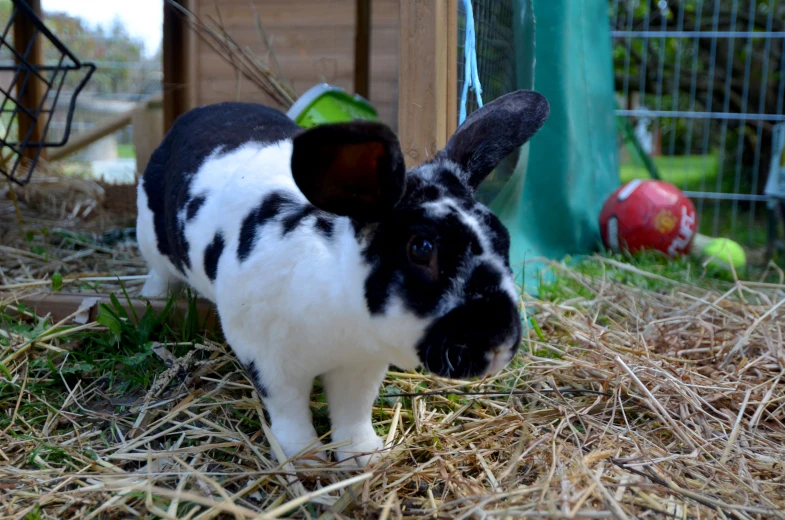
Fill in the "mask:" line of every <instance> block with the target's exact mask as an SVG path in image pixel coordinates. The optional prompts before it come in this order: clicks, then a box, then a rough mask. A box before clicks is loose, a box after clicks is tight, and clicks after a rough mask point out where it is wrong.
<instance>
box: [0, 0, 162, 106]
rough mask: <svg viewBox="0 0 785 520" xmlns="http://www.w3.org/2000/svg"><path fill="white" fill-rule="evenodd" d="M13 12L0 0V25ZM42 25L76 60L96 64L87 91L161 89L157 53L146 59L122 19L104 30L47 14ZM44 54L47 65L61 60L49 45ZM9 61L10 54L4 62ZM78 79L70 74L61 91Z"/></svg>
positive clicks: (8, 0)
mask: <svg viewBox="0 0 785 520" xmlns="http://www.w3.org/2000/svg"><path fill="white" fill-rule="evenodd" d="M12 9H13V4H12V3H11V1H10V0H0V26H2V27H5V26H6V25H7V23H8V20H9V17H10V15H11V12H12ZM44 23H45V24H46V26H47V28H49V30H50V31H51V32H52V33H53V34H54V35H55V36H56V37H57V38H58V39H60V41H61V42H62V43H63V44H64V45H65V46H66V47H67V48H68V49H69V50H70V51H71V52H72V53H73V54H74V55H75V56H76V57H77V58H78V59H79V60H82V61H85V62H94V63H96V64H97V65H98V68H97V70H96V72H95V74H93V77H92V78H91V80H90V82H89V83H88V85H87V87H86V91H88V92H98V93H105V94H117V93H140V94H141V93H150V92H151V91H154V90H158V89H160V81H161V72H160V62H161V60H160V53H158V54H157V55H156V56H155V57H153V58H151V59H148V58H146V57H145V55H144V44H143V42H141V41H139V40H137V39H135V38H133V37H132V36H131V35H130V34H129V33H128V31H127V30H126V28H125V26H124V25H123V23H122V22H121V20H119V19H115V21H114V22H113V23H112V25H111V26H109V27H106V28H104V27H100V26H99V27H91V26H90V25H88V24H86V23H85V22H84V21H83V20H82V19H81V18H77V17H73V16H70V15H68V14H66V13H59V12H51V13H50V12H48V13H45V14H44ZM43 52H44V61H45V62H46V63H49V64H53V63H54V64H56V63H57V61H58V59H59V58H60V52H59V51H58V50H57V49H56V48H55V47H54V46H53V45H51V44H48V43H46V44H44V46H43ZM4 54H6V53H4ZM10 58H11V57H10V54H9V55H7V56H4V58H3V59H4V60H5V59H10ZM80 80H81V77H80V75H79V74H70V75H69V76H68V77H67V79H66V83H65V85H64V90H71V89H73V88H74V87H75V86H76V84H78V82H79V81H80Z"/></svg>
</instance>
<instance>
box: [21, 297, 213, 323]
mask: <svg viewBox="0 0 785 520" xmlns="http://www.w3.org/2000/svg"><path fill="white" fill-rule="evenodd" d="M88 298H90V299H91V300H90V301H89V305H86V306H87V308H86V309H85V312H86V314H87V316H86V320H87V321H86V323H90V322H93V321H95V318H96V316H98V306H99V304H101V303H103V304H107V305H111V303H110V302H111V300H110V299H109V295H108V294H73V293H71V294H69V293H44V294H35V295H30V296H23V297H20V298H19V299H18V300H16V301H17V302H18V303H22V304H24V305H25V306H26V307H28V308H30V309H32V310H33V311H34V312H35V313H36V315H38V316H46V315H47V314H48V315H50V316H51V317H52V320H54V322H59V321H61V320H64V319H66V318H68V317H69V316H72V315H73V314H75V313H76V312H77V311H79V308H80V306H82V304H83V303H84V302H86V300H87V299H88ZM118 300H119V301H120V305H121V306H122V307H123V308H124V309H125V310H126V312H128V314H129V316H132V315H133V313H132V312H130V310H131V308H132V307H133V309H134V311H136V314H137V316H139V317H141V316H143V315H144V312H145V309H146V308H147V303H148V301H149V303H150V306H152V308H153V309H154V310H155V311H156V312H159V313H160V312H161V311H163V309H164V308H165V307H166V304H167V300H164V299H153V300H145V299H141V298H131V305H129V304H128V300H126V299H125V298H124V297H121V296H119V297H118ZM187 309H188V302H187V301H186V300H183V299H178V300H177V301H176V302H175V304H174V307H173V309H172V311H173V312H172V313H171V314H170V315H169V316H168V323H169V324H170V325H173V326H177V325H180V324H181V323H182V320H183V317H184V316H185V312H186V310H187ZM196 313H197V315H198V317H199V323H201V324H204V327H205V329H206V330H209V331H216V330H219V327H220V325H219V321H218V315H217V312H216V310H215V306H214V305H213V304H212V303H211V302H209V301H207V300H197V301H196Z"/></svg>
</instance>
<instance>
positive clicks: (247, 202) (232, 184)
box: [137, 141, 426, 464]
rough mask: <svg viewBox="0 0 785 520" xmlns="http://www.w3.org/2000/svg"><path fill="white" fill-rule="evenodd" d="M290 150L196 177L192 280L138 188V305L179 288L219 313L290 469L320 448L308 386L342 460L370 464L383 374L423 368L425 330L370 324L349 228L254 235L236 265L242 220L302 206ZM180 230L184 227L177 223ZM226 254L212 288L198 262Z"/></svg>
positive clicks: (276, 227) (391, 317) (258, 153)
mask: <svg viewBox="0 0 785 520" xmlns="http://www.w3.org/2000/svg"><path fill="white" fill-rule="evenodd" d="M291 153H292V144H291V142H290V141H283V142H280V143H278V144H275V145H267V146H263V145H259V144H249V145H246V146H243V147H241V148H239V149H237V150H234V151H233V152H231V153H228V154H224V155H220V154H217V153H216V154H213V155H212V156H210V157H209V158H208V159H207V160H206V161H205V162H204V164H203V165H202V166H201V167H200V169H199V171H198V172H196V173H195V177H194V178H193V181H192V183H191V193H190V194H189V195H190V196H191V197H193V196H197V195H200V194H205V195H206V196H207V198H206V201H205V203H204V205H203V206H202V207H201V208H200V210H199V211H198V213H197V214H196V217H195V218H194V219H193V220H192V221H191V222H189V223H187V225H186V227H185V235H186V239H187V241H188V243H189V244H190V248H189V255H190V261H191V269H190V270H189V271H187V276H183V275H182V274H180V273H179V272H178V271H177V269H176V268H175V267H174V265H172V263H171V262H170V261H169V260H168V259H167V258H166V257H164V256H162V255H161V254H160V253H159V252H158V249H157V246H156V236H155V231H154V228H153V217H152V213H151V212H150V210H149V209H148V207H147V199H146V196H145V194H144V190H143V189H142V188H141V186H140V188H139V217H138V228H137V235H138V240H139V245H140V248H141V250H142V253H143V255H144V256H145V258H146V259H147V261H148V262H149V265H150V267H151V275H150V279H149V280H148V281H147V283H146V284H145V286H144V288H143V290H142V295H143V296H145V297H157V296H161V295H162V294H165V293H166V291H167V289H168V288H169V287H170V286H171V285H172V284H174V285H177V283H178V282H180V281H186V282H187V283H188V284H189V285H191V286H192V287H193V288H194V289H196V290H197V291H198V292H199V293H200V294H201V295H203V296H204V297H206V298H208V299H210V300H212V301H214V302H215V303H216V304H217V307H218V312H219V315H220V317H221V323H222V328H223V330H224V333H225V335H226V339H227V340H228V342H229V344H230V345H231V347H232V349H233V350H234V351H235V353H236V354H237V356H238V358H239V359H240V360H241V362H243V363H244V364H248V363H250V362H253V363H254V365H255V367H256V368H257V370H258V371H259V374H260V380H261V383H262V384H263V385H264V386H265V388H266V389H267V392H268V397H267V398H266V399H265V406H266V408H267V410H268V412H269V414H270V418H271V428H272V432H273V434H274V435H275V437H276V439H277V440H278V442H279V443H280V444H281V446H282V448H283V450H284V453H285V454H286V456H287V457H294V456H295V455H297V454H298V453H299V452H301V451H302V450H304V449H306V448H308V446H309V445H312V444H315V443H316V432H315V431H314V428H313V425H312V422H311V413H310V408H309V402H310V392H311V387H312V383H313V379H314V378H315V377H316V376H322V377H323V380H324V383H325V387H326V390H327V394H328V399H329V402H330V414H331V423H332V427H333V429H334V431H333V434H332V440H333V442H337V443H343V444H344V445H343V446H341V447H340V448H339V449H338V451H337V455H338V458H339V459H340V460H344V459H347V458H349V457H354V456H357V454H358V453H365V455H361V456H359V457H358V460H359V462H360V463H361V464H365V463H367V462H368V461H369V460H370V458H371V457H372V455H368V454H367V453H368V452H373V451H375V450H377V449H379V448H380V447H381V441H380V440H379V439H378V437H377V436H376V434H375V433H374V431H373V427H372V424H371V408H372V406H373V402H374V400H375V398H376V396H377V395H378V388H379V385H380V384H381V381H382V378H383V377H384V373H385V371H386V370H387V367H388V365H389V364H395V365H397V366H399V367H401V368H403V369H413V368H415V367H417V366H418V365H419V359H418V357H417V353H416V351H415V345H416V343H417V341H418V339H419V338H420V337H421V336H422V335H423V332H424V329H425V326H426V322H425V321H424V320H421V319H418V318H416V317H414V316H413V315H412V314H411V313H409V312H405V311H404V309H403V305H402V304H401V303H400V302H396V301H394V300H393V301H392V302H391V303H390V305H389V306H388V309H387V311H386V312H385V314H384V315H383V316H371V315H370V313H369V312H368V309H367V305H366V302H365V299H364V287H363V283H364V280H365V278H366V276H367V272H368V267H367V266H366V265H365V264H364V263H363V261H362V258H361V255H360V247H359V245H358V244H357V240H356V239H355V237H354V230H353V229H352V226H351V224H350V222H349V220H348V219H345V218H338V219H336V221H335V228H334V232H333V236H332V237H331V238H330V239H329V240H328V239H325V238H324V237H322V236H320V235H318V234H317V233H316V232H315V231H314V230H313V227H312V226H311V225H308V224H309V221H310V219H311V218H314V217H309V219H308V220H306V221H305V222H303V224H301V225H300V226H299V227H298V228H297V229H296V230H295V231H293V232H292V233H290V234H288V235H287V236H286V237H284V238H281V226H280V224H279V223H277V222H276V223H268V224H266V225H265V226H263V227H261V228H258V229H257V236H256V242H255V247H254V248H253V250H252V252H251V254H250V256H249V257H248V258H247V259H245V260H244V261H243V262H240V261H239V260H238V257H237V248H238V243H239V238H240V237H239V235H240V229H241V226H242V221H243V219H244V218H245V216H246V215H247V214H248V213H249V212H250V211H251V210H252V209H253V208H255V207H257V206H258V205H259V204H260V203H261V201H262V200H263V198H264V196H265V195H266V194H268V193H270V192H271V191H282V190H283V191H286V192H287V193H288V195H289V196H290V197H291V198H293V199H295V200H298V201H301V202H303V203H305V202H306V201H305V198H304V196H303V195H302V194H301V193H300V191H299V190H298V189H297V187H296V185H295V183H294V180H293V179H292V176H291V170H290V159H291ZM180 218H184V215H182V216H180ZM218 231H220V232H221V233H223V236H224V241H225V247H224V250H223V254H222V255H221V257H220V261H219V263H218V270H217V277H216V281H215V283H212V282H211V281H210V280H209V279H208V277H207V275H206V273H205V272H204V251H205V248H206V247H207V246H208V244H210V242H211V241H212V240H213V237H214V236H215V234H216V232H218Z"/></svg>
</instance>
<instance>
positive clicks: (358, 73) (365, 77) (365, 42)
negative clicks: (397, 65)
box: [354, 0, 371, 99]
mask: <svg viewBox="0 0 785 520" xmlns="http://www.w3.org/2000/svg"><path fill="white" fill-rule="evenodd" d="M356 6H357V7H356V23H355V32H354V92H355V93H356V94H360V95H361V96H362V97H364V98H366V99H368V98H370V70H371V0H356Z"/></svg>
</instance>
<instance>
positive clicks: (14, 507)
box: [0, 246, 785, 519]
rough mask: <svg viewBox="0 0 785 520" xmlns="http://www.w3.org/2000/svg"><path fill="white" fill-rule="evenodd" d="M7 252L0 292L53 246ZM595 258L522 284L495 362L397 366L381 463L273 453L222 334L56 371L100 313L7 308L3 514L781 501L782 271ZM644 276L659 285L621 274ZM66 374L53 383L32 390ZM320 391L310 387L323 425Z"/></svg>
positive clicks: (741, 514)
mask: <svg viewBox="0 0 785 520" xmlns="http://www.w3.org/2000/svg"><path fill="white" fill-rule="evenodd" d="M83 247H84V246H83ZM21 250H22V249H21V248H20V249H19V251H21ZM61 254H70V255H71V256H73V254H74V253H73V252H65V251H63V252H61ZM124 254H128V255H131V253H129V252H126V253H117V255H120V256H122V255H124ZM2 255H3V256H4V261H3V263H2V265H4V273H5V274H4V276H5V279H4V280H3V284H4V285H3V286H2V287H0V301H5V302H6V303H8V302H9V301H13V296H14V292H13V291H14V290H15V289H20V286H19V285H16V286H14V285H13V283H14V282H15V281H17V283H21V284H24V283H29V281H30V280H43V281H44V285H46V280H47V278H48V273H47V272H46V269H44V267H45V264H44V263H43V260H42V259H40V258H33V257H30V256H25V255H23V254H22V253H19V252H18V253H17V255H18V256H17V257H15V258H13V259H9V257H13V254H9V253H8V252H5V253H2ZM94 255H99V256H100V255H104V259H103V261H104V262H108V261H109V260H111V258H112V257H111V255H110V254H109V253H101V252H95V253H94ZM82 260H83V259H74V260H71V261H63V260H59V262H60V263H59V264H57V265H58V266H59V267H58V268H60V269H71V270H73V271H76V270H77V269H78V268H79V267H84V265H83V264H82ZM133 261H136V262H138V257H137V258H136V260H133ZM591 262H593V263H594V271H592V272H594V273H599V274H594V275H590V274H587V272H586V271H585V270H574V269H570V268H567V267H565V266H564V265H562V264H555V265H554V266H553V269H554V270H555V271H557V272H558V274H559V281H560V282H559V283H560V284H561V285H560V287H564V288H572V289H571V290H574V291H575V293H576V296H575V297H567V296H563V297H562V298H561V299H560V300H558V301H556V302H552V301H535V300H527V301H526V302H525V305H526V311H527V314H528V315H529V316H530V317H532V318H533V320H534V323H536V325H533V326H531V327H530V328H529V331H528V337H527V338H526V339H525V340H524V344H523V347H522V350H521V352H520V355H519V356H518V358H517V359H516V361H515V363H514V365H513V366H511V367H509V368H508V369H507V370H505V371H504V372H503V373H501V374H498V375H496V376H494V377H493V378H489V379H487V380H485V381H482V382H455V381H448V380H444V379H440V378H437V377H431V376H428V375H423V374H419V373H396V372H391V373H390V375H389V377H388V378H387V380H386V381H385V384H384V385H385V386H384V388H383V395H382V398H381V399H380V400H379V402H378V403H377V406H376V408H375V411H374V418H375V421H376V427H377V429H378V431H379V432H380V433H381V434H382V435H384V436H385V437H386V439H387V446H388V448H389V454H388V456H387V458H385V459H384V460H383V461H382V462H381V464H380V465H378V466H376V467H371V468H368V469H367V470H359V469H351V468H346V467H337V466H333V465H325V466H319V467H315V468H311V469H310V470H309V472H308V473H302V472H298V471H296V470H295V469H294V467H293V466H292V465H291V464H280V463H279V462H277V457H276V453H277V452H278V450H277V445H276V443H275V442H274V441H273V439H271V437H270V435H269V430H268V427H267V423H266V420H265V416H264V413H263V405H262V404H261V403H260V402H259V400H258V399H257V396H256V395H255V393H254V389H253V386H252V385H251V384H250V383H249V382H248V380H247V379H246V376H245V373H244V372H243V370H242V369H241V367H240V366H239V365H238V363H237V362H236V360H235V359H234V357H233V356H232V355H231V353H230V352H228V350H227V347H226V346H225V345H223V344H220V343H217V342H214V341H209V340H207V339H199V338H197V339H194V340H191V341H189V342H187V347H185V351H186V352H187V353H185V354H183V353H182V352H183V351H180V354H179V355H178V354H176V353H175V351H176V349H177V348H181V349H182V348H184V347H183V346H182V345H180V346H179V347H178V346H177V345H173V344H169V345H162V344H160V343H154V344H153V345H152V346H151V347H150V348H151V349H152V350H153V352H154V353H155V355H156V357H157V358H159V359H160V360H162V362H163V366H165V367H166V369H165V370H161V371H159V372H157V373H156V374H155V380H154V382H152V383H150V384H149V385H148V386H147V387H145V388H141V389H139V390H137V391H134V392H130V393H122V392H117V391H113V390H112V389H111V388H110V385H108V383H107V378H106V377H104V378H92V379H88V380H81V379H79V378H77V377H74V376H73V374H71V375H65V374H64V373H61V372H60V370H61V369H60V367H62V366H65V364H66V359H67V356H69V355H70V356H73V355H75V354H76V353H77V352H78V351H79V349H80V348H84V347H83V342H84V339H79V338H84V337H85V336H84V335H85V334H98V333H104V332H102V331H103V330H104V328H103V327H102V326H101V325H98V324H96V323H88V324H85V325H80V326H79V329H78V330H80V332H79V334H82V336H80V335H78V334H76V335H75V334H74V332H73V331H71V332H69V333H66V332H65V326H64V324H56V325H54V326H43V327H39V328H38V329H37V330H36V331H35V334H32V335H31V334H29V333H28V334H23V333H21V332H19V331H18V330H17V329H16V328H15V327H14V326H13V324H9V323H8V322H7V321H6V320H5V319H4V324H3V325H2V327H0V345H2V346H0V362H2V363H3V365H4V367H5V368H3V369H2V373H0V383H1V384H0V389H2V390H1V391H0V406H1V407H2V417H5V418H4V419H3V422H2V424H3V425H4V426H2V427H0V428H1V429H0V435H2V440H0V516H2V518H23V517H24V516H25V515H27V514H31V513H32V514H34V516H30V518H39V517H40V518H58V519H71V518H85V519H89V518H130V517H137V516H139V517H161V518H190V519H195V518H200V519H205V518H238V519H240V518H277V517H281V516H284V515H291V516H292V517H295V518H316V517H319V518H383V519H387V518H444V519H447V518H456V519H457V518H515V517H542V518H570V517H571V518H605V517H617V518H638V517H640V518H666V517H673V518H700V519H705V518H740V519H744V518H785V514H784V513H783V510H784V509H783V508H785V471H783V468H784V467H785V449H783V446H784V445H785V428H784V427H783V418H785V414H784V413H783V410H784V409H785V392H783V389H784V388H785V386H784V384H783V378H782V374H783V368H784V367H785V348H784V347H783V331H782V323H783V321H782V317H783V312H785V311H784V310H783V309H785V285H781V284H769V285H766V284H755V283H745V284H742V283H739V284H735V285H728V286H727V287H726V288H722V289H719V290H717V289H706V288H699V287H697V286H693V285H688V284H684V283H680V282H671V281H666V280H662V279H657V275H650V274H646V273H643V272H636V268H634V267H630V266H625V265H621V264H617V263H616V262H614V261H613V260H608V259H600V258H598V259H593V260H591ZM95 263H96V265H98V264H100V262H98V261H96V262H95ZM20 266H23V267H20ZM110 266H111V263H104V264H103V268H105V269H109V268H110ZM48 268H49V269H50V272H51V271H52V270H53V269H54V268H55V266H49V267H48ZM137 268H138V269H139V270H141V269H142V266H141V264H137ZM603 270H606V272H605V273H604V274H603ZM128 272H131V270H130V268H129V271H128ZM133 272H136V273H138V272H139V271H133ZM98 274H106V273H98ZM631 276H632V277H638V278H642V279H651V280H654V281H656V282H658V283H659V284H660V285H659V288H658V290H657V291H643V290H640V289H635V288H632V287H631V286H630V285H626V284H624V283H621V282H622V281H624V280H625V277H631ZM14 277H17V278H14ZM22 289H24V290H31V289H30V287H29V286H24V285H23V286H22ZM563 294H569V291H567V289H565V291H564V293H563ZM12 306H13V304H12ZM178 356H179V357H178ZM47 358H50V359H51V360H52V363H50V364H45V363H42V362H41V360H42V359H47ZM56 382H62V384H61V385H60V386H58V387H57V388H61V389H62V390H61V392H60V393H59V395H57V394H46V395H41V394H39V393H37V391H36V388H37V387H38V386H39V385H43V384H50V385H51V384H55V383H56ZM483 392H486V393H487V394H482V393H483ZM464 393H474V394H480V395H463V394H464ZM396 394H398V395H396ZM412 394H418V395H417V396H412ZM32 405H37V408H35V407H32ZM323 406H324V403H323V400H322V399H321V397H320V394H319V393H315V394H314V409H315V410H316V417H317V423H319V422H321V424H322V426H321V428H322V431H324V432H325V434H327V433H328V432H327V430H326V429H325V426H324V420H323V415H324V409H323ZM30 409H38V410H42V411H41V412H39V415H38V416H34V415H33V414H32V413H30V412H26V410H30ZM271 445H272V446H271Z"/></svg>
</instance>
